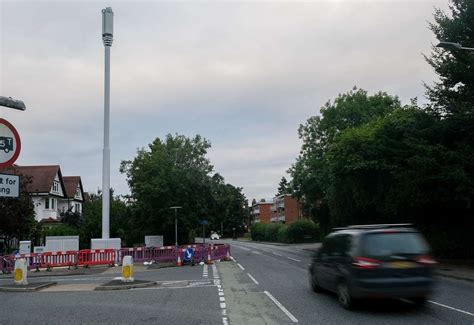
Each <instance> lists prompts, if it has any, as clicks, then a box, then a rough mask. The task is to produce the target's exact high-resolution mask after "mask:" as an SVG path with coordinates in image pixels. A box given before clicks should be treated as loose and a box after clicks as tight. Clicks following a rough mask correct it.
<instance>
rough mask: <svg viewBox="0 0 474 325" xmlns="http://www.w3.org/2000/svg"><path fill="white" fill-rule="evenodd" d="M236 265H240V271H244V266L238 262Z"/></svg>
mask: <svg viewBox="0 0 474 325" xmlns="http://www.w3.org/2000/svg"><path fill="white" fill-rule="evenodd" d="M237 266H238V267H240V269H241V270H242V271H245V268H244V267H243V266H242V265H240V263H237Z"/></svg>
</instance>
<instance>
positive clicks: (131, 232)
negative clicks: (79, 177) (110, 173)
mask: <svg viewBox="0 0 474 325" xmlns="http://www.w3.org/2000/svg"><path fill="white" fill-rule="evenodd" d="M110 198H111V200H110V235H111V237H118V238H121V239H122V240H123V244H124V245H127V246H132V245H133V244H134V243H135V242H138V243H141V242H143V238H141V239H140V238H137V237H138V236H137V235H136V233H137V230H136V228H135V227H134V225H133V224H132V211H131V209H130V207H129V206H128V205H127V204H126V202H125V201H124V198H122V197H120V196H115V195H114V192H113V190H111V193H110ZM82 211H83V217H82V222H81V226H80V241H81V243H80V244H81V246H82V247H89V245H90V240H91V239H92V238H101V236H102V193H101V192H100V191H99V192H98V193H96V194H95V193H92V194H90V197H89V199H88V200H86V201H85V202H84V205H83V209H82ZM135 240H138V241H135Z"/></svg>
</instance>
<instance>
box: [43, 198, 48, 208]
mask: <svg viewBox="0 0 474 325" xmlns="http://www.w3.org/2000/svg"><path fill="white" fill-rule="evenodd" d="M44 208H45V209H49V197H47V198H46V199H44Z"/></svg>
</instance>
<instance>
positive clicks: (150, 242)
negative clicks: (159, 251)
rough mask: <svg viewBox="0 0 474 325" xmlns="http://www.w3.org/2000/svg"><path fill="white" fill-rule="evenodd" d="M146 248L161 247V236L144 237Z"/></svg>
mask: <svg viewBox="0 0 474 325" xmlns="http://www.w3.org/2000/svg"><path fill="white" fill-rule="evenodd" d="M145 246H146V247H161V246H163V236H145Z"/></svg>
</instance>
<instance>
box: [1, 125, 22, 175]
mask: <svg viewBox="0 0 474 325" xmlns="http://www.w3.org/2000/svg"><path fill="white" fill-rule="evenodd" d="M20 150H21V141H20V135H19V134H18V132H17V130H16V129H15V127H14V126H13V125H12V124H11V123H10V122H8V121H7V120H4V119H3V118H0V168H4V167H8V166H11V165H13V163H14V162H15V161H16V159H17V158H18V156H19V155H20Z"/></svg>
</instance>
